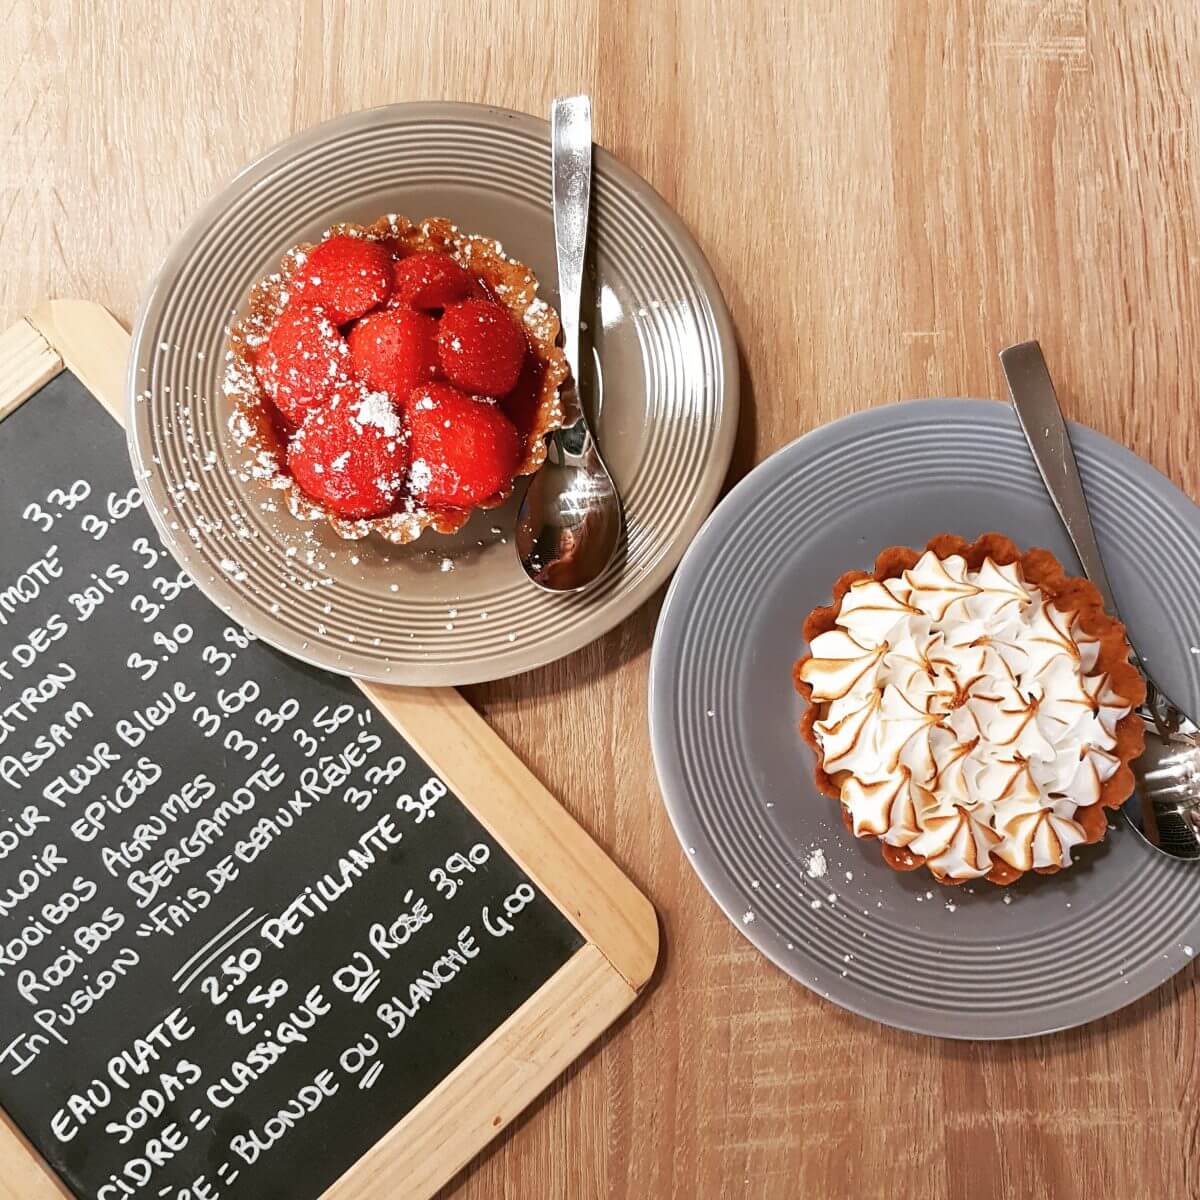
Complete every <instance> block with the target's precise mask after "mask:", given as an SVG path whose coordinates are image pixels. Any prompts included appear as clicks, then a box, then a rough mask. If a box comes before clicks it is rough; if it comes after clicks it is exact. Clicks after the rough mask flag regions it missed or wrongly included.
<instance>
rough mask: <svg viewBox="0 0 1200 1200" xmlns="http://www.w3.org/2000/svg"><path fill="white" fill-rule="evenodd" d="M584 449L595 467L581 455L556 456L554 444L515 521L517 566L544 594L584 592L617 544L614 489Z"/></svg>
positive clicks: (618, 514) (618, 532) (618, 517)
mask: <svg viewBox="0 0 1200 1200" xmlns="http://www.w3.org/2000/svg"><path fill="white" fill-rule="evenodd" d="M589 440H590V439H589ZM589 449H590V454H591V455H593V456H594V457H595V459H596V462H588V461H587V458H588V454H587V453H586V452H585V454H584V455H571V456H568V455H567V454H564V453H560V452H559V451H560V446H559V444H558V440H557V439H556V441H555V443H554V444H553V445H552V446H551V447H550V453H549V456H548V457H547V459H546V462H545V464H544V465H543V466H542V468H541V470H540V471H538V473H537V474H536V475H535V476H534V477H533V479H532V480H531V482H530V484H529V489H528V491H527V492H526V493H525V499H524V500H523V502H522V504H521V511H520V514H519V516H518V518H517V530H516V541H517V553H518V554H519V555H520V557H521V562H522V564H523V565H524V567H525V570H526V572H527V573H528V574H529V577H530V578H531V579H532V580H533V581H534V583H536V584H539V585H540V586H541V587H544V588H546V589H548V590H550V591H556V592H572V591H578V590H579V589H580V588H583V587H587V585H588V584H589V583H591V582H592V581H593V580H594V579H596V578H597V577H598V576H599V575H600V573H601V572H602V571H603V570H604V568H605V567H607V566H608V564H609V563H610V562H611V561H612V559H613V557H614V556H615V554H616V550H617V543H618V542H619V541H620V537H621V508H620V502H619V500H618V499H617V492H616V488H615V487H614V486H613V482H612V479H611V477H610V476H609V474H608V471H607V470H605V469H604V464H603V463H600V462H599V455H597V454H596V453H595V446H594V445H592V446H590V448H589ZM597 464H598V468H597Z"/></svg>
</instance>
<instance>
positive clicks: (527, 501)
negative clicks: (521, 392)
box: [516, 96, 621, 592]
mask: <svg viewBox="0 0 1200 1200" xmlns="http://www.w3.org/2000/svg"><path fill="white" fill-rule="evenodd" d="M550 136H551V145H552V150H553V188H554V248H555V251H556V252H557V255H558V290H559V297H560V306H559V315H560V316H561V318H562V327H563V350H564V351H565V352H566V356H567V362H568V363H569V364H570V367H571V379H572V381H573V382H574V386H573V387H572V388H571V390H570V394H569V395H567V396H565V397H564V399H565V400H566V401H567V403H568V419H569V420H570V421H571V424H569V425H567V426H566V427H565V428H563V429H559V430H556V431H555V432H554V433H552V434H551V435H550V436H549V438H548V439H547V451H548V453H547V457H546V462H545V465H544V466H543V467H542V469H541V470H540V471H539V472H538V473H537V474H536V475H535V476H534V477H533V479H532V481H531V482H530V484H529V489H528V491H526V493H525V498H524V499H523V500H522V501H521V508H520V511H519V512H518V514H517V531H516V544H517V554H518V556H519V557H520V559H521V565H522V566H523V567H524V568H525V571H526V574H528V576H529V578H530V579H532V580H533V582H534V583H536V584H537V585H538V586H539V587H542V588H545V589H546V590H547V591H551V592H576V591H579V589H580V588H585V587H587V585H588V584H589V583H591V582H592V581H593V580H595V579H596V578H598V577H599V576H600V575H601V574H602V573H603V572H604V569H605V568H606V567H607V566H608V564H609V563H610V562H611V561H612V559H613V556H614V555H615V554H616V552H617V543H618V542H619V541H620V537H621V502H620V499H619V498H618V496H617V489H616V488H615V487H614V486H613V481H612V476H611V475H610V474H609V473H608V468H607V467H606V466H605V465H604V462H603V460H602V459H601V457H600V452H599V451H598V450H597V449H596V442H595V439H594V438H593V437H592V431H591V429H590V428H589V427H588V420H587V416H586V414H585V413H584V411H583V406H582V405H581V404H580V402H579V390H578V380H579V376H580V363H579V306H580V301H581V299H582V296H583V259H584V248H585V246H586V245H587V223H588V204H589V201H590V199H591V190H592V104H591V101H590V100H589V99H588V98H587V97H586V96H570V97H567V98H565V99H558V100H555V101H554V105H553V108H552V109H551V117H550Z"/></svg>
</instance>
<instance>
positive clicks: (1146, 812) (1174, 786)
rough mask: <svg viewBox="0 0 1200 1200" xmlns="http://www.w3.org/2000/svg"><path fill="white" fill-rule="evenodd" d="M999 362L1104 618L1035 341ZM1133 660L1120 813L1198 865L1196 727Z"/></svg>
mask: <svg viewBox="0 0 1200 1200" xmlns="http://www.w3.org/2000/svg"><path fill="white" fill-rule="evenodd" d="M1000 362H1001V364H1002V366H1003V367H1004V375H1005V378H1006V379H1007V380H1008V388H1009V392H1010V393H1011V395H1012V404H1013V410H1014V411H1015V412H1016V414H1017V420H1018V422H1019V423H1020V425H1021V431H1022V432H1023V433H1024V434H1025V440H1026V442H1028V443H1029V449H1030V452H1031V453H1032V455H1033V460H1034V462H1035V463H1036V464H1037V468H1038V471H1039V472H1040V473H1041V476H1042V481H1043V482H1044V483H1045V485H1046V491H1047V492H1049V494H1050V499H1051V500H1052V501H1053V502H1054V507H1055V508H1056V509H1057V510H1058V515H1059V516H1060V517H1061V518H1062V521H1063V524H1064V525H1065V526H1066V529H1067V534H1068V536H1069V537H1070V539H1071V542H1072V544H1073V545H1074V547H1075V551H1076V553H1077V554H1078V555H1079V561H1080V562H1081V563H1082V564H1083V573H1084V574H1085V575H1086V576H1087V577H1088V579H1090V580H1091V581H1092V583H1094V584H1095V585H1096V587H1097V588H1098V589H1099V591H1100V594H1101V596H1103V597H1104V603H1105V606H1106V607H1107V609H1108V611H1109V612H1110V613H1112V614H1113V615H1114V616H1117V615H1119V614H1118V610H1117V603H1116V599H1115V598H1114V596H1113V591H1112V586H1111V584H1110V583H1109V581H1108V572H1107V571H1106V570H1105V569H1104V560H1103V558H1101V556H1100V546H1099V543H1098V542H1097V541H1096V533H1095V530H1094V529H1093V528H1092V519H1091V516H1090V514H1089V512H1088V507H1087V498H1086V496H1085V495H1084V491H1083V481H1082V480H1081V479H1080V477H1079V468H1078V466H1077V465H1076V463H1075V453H1074V451H1073V450H1072V449H1071V439H1070V435H1069V434H1068V433H1067V425H1066V421H1065V420H1064V419H1063V415H1062V409H1061V408H1060V407H1059V403H1058V397H1057V395H1056V394H1055V391H1054V383H1053V381H1052V380H1051V378H1050V371H1049V369H1048V368H1047V366H1046V360H1045V358H1044V357H1043V356H1042V348H1041V346H1039V345H1038V343H1037V342H1022V343H1020V344H1019V345H1016V346H1009V347H1008V348H1007V349H1006V350H1002V351H1001V352H1000ZM1133 657H1134V661H1135V663H1136V664H1137V667H1138V669H1139V670H1140V671H1141V673H1142V675H1143V677H1144V678H1145V680H1146V703H1145V704H1144V705H1143V706H1142V708H1141V709H1140V710H1139V711H1140V715H1141V718H1142V721H1143V722H1144V723H1145V726H1146V749H1145V752H1144V753H1143V754H1142V756H1141V757H1140V758H1138V759H1137V760H1136V761H1134V762H1133V763H1131V764H1130V765H1131V766H1132V768H1133V772H1134V775H1135V777H1136V779H1137V788H1136V790H1135V792H1134V794H1133V796H1132V797H1131V798H1130V799H1129V800H1127V801H1126V802H1125V804H1124V805H1123V806H1122V808H1121V812H1122V814H1123V815H1124V817H1125V819H1126V821H1128V823H1129V824H1130V825H1131V826H1132V827H1133V828H1134V829H1135V830H1136V831H1137V832H1138V834H1139V835H1140V836H1141V837H1142V838H1144V839H1145V841H1146V842H1148V843H1149V844H1150V845H1151V846H1153V847H1154V848H1155V849H1156V850H1158V851H1161V852H1162V853H1163V854H1166V855H1169V856H1170V857H1171V858H1179V859H1190V860H1192V861H1195V860H1198V859H1200V728H1198V727H1197V725H1196V722H1195V721H1193V720H1192V718H1191V717H1189V716H1188V715H1187V714H1186V713H1185V712H1183V711H1182V709H1180V708H1179V706H1178V705H1176V704H1175V703H1174V702H1173V701H1171V700H1170V699H1169V698H1168V697H1167V696H1166V694H1165V693H1164V692H1163V691H1162V689H1161V688H1160V687H1159V686H1158V685H1157V684H1156V683H1155V682H1154V680H1153V679H1151V678H1150V674H1149V672H1148V671H1147V670H1146V664H1145V663H1144V662H1143V661H1142V658H1141V656H1140V655H1139V654H1138V653H1137V650H1136V648H1135V649H1134V652H1133Z"/></svg>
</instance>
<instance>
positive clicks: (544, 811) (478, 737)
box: [0, 300, 658, 1200]
mask: <svg viewBox="0 0 1200 1200" xmlns="http://www.w3.org/2000/svg"><path fill="white" fill-rule="evenodd" d="M128 356H129V335H128V334H127V333H126V332H125V330H124V329H123V328H122V327H121V325H120V324H119V323H118V322H117V321H116V319H115V318H114V317H113V316H112V315H111V314H110V313H109V312H108V311H107V310H106V309H104V308H102V307H101V306H100V305H98V304H92V303H89V302H87V301H82V300H56V301H51V302H49V303H47V304H44V305H42V306H41V307H39V308H37V309H36V310H34V312H32V313H31V314H30V315H29V317H28V318H26V319H25V320H22V321H19V322H18V323H17V324H16V325H14V326H12V327H11V328H10V329H8V330H6V331H5V332H3V333H0V420H2V419H3V418H4V417H5V416H7V415H8V414H9V413H11V412H12V411H13V410H14V409H16V408H17V406H18V405H20V404H21V403H22V402H23V401H24V400H26V399H27V398H28V397H29V396H31V395H32V394H33V393H34V392H36V391H37V390H38V389H39V388H40V387H41V386H42V385H43V384H45V383H47V382H48V381H49V380H50V379H52V378H53V377H54V376H55V375H57V374H58V373H59V372H60V371H62V370H64V369H69V370H70V371H71V372H72V373H73V374H74V375H75V376H76V378H78V379H79V380H80V382H81V383H83V385H84V386H85V387H86V388H87V389H88V391H89V392H91V393H92V395H93V396H94V397H95V398H96V399H97V400H98V401H99V402H100V403H101V404H103V405H104V407H105V408H106V409H107V410H108V411H109V413H110V414H111V415H112V416H113V417H114V418H115V419H116V420H117V421H118V422H120V423H121V424H122V425H123V424H124V415H125V371H126V362H127V359H128ZM359 687H360V688H361V689H362V690H363V692H364V693H365V694H366V696H367V697H368V698H369V699H370V700H371V701H372V703H373V704H374V705H375V706H376V707H377V708H378V709H379V711H380V712H381V713H382V714H383V715H384V716H385V717H386V718H387V719H388V720H389V721H390V722H391V723H392V724H393V725H394V726H395V727H396V728H397V729H398V730H399V731H400V733H401V734H402V735H403V736H404V737H405V738H407V739H408V741H409V742H410V743H411V744H412V746H413V747H414V748H415V749H416V750H417V751H418V752H419V753H420V754H421V756H422V757H423V758H424V759H425V760H426V761H427V762H428V763H429V765H430V766H431V767H433V768H434V770H436V771H437V772H438V774H439V775H441V777H442V778H443V779H444V780H445V781H446V783H447V784H448V785H449V787H450V788H451V789H452V790H453V791H454V792H455V793H457V795H458V796H459V798H460V799H461V800H462V802H463V803H464V804H465V805H466V806H467V808H468V809H470V811H471V812H472V813H473V814H474V815H475V817H476V818H477V819H478V820H479V821H480V822H481V823H482V824H483V825H484V826H485V828H486V829H487V830H488V832H489V833H490V834H491V835H492V837H494V838H495V839H496V841H497V842H499V843H500V844H501V845H502V846H503V847H504V849H505V850H506V851H507V853H508V854H509V855H510V856H511V857H512V858H513V859H514V860H515V861H516V862H517V864H518V865H519V866H520V867H521V869H522V870H523V871H524V872H525V873H526V874H527V875H528V876H529V877H530V879H531V880H533V882H534V883H536V885H537V886H538V887H539V888H540V889H541V891H542V892H543V893H545V895H546V896H547V897H548V898H549V899H550V900H551V901H552V902H553V904H554V905H555V906H556V907H557V908H558V909H559V910H560V911H561V912H562V913H563V914H564V915H565V916H566V917H567V919H568V920H569V921H571V923H572V924H573V925H574V926H575V927H576V929H578V930H579V932H580V934H581V935H582V936H583V938H584V939H585V945H584V946H582V947H581V948H580V949H579V950H577V951H576V952H575V954H574V955H572V957H571V958H570V959H569V960H568V961H567V963H566V964H565V965H564V966H563V967H562V968H560V970H559V971H557V972H556V973H555V974H554V975H553V976H551V978H550V979H549V980H548V981H547V982H546V983H545V984H543V985H542V987H541V988H540V989H539V990H538V991H537V992H535V993H534V995H533V996H531V997H530V999H529V1000H527V1001H526V1002H525V1003H524V1004H523V1005H522V1006H521V1007H520V1008H519V1009H517V1011H516V1012H515V1013H513V1014H512V1016H510V1017H509V1018H508V1020H506V1021H505V1022H504V1024H502V1025H501V1026H500V1027H499V1028H498V1029H497V1030H496V1031H495V1033H493V1034H492V1035H491V1036H490V1037H489V1038H488V1039H487V1040H486V1041H485V1042H483V1044H482V1045H480V1046H479V1047H478V1049H476V1050H475V1051H474V1052H473V1053H472V1054H471V1055H470V1056H469V1057H468V1058H466V1059H464V1061H463V1062H462V1063H460V1064H459V1066H458V1067H457V1068H455V1070H454V1071H453V1072H451V1074H450V1075H449V1076H447V1077H446V1078H445V1079H444V1080H443V1081H442V1082H441V1083H440V1084H439V1085H438V1086H437V1087H436V1088H435V1089H434V1090H433V1091H432V1092H430V1093H429V1094H428V1095H427V1096H426V1097H425V1098H424V1099H423V1100H422V1101H421V1102H420V1103H419V1104H418V1105H417V1106H416V1108H414V1109H413V1110H412V1111H411V1112H409V1113H408V1115H407V1116H405V1117H404V1118H403V1119H402V1120H401V1121H399V1122H398V1123H397V1124H396V1125H395V1126H393V1127H392V1129H391V1130H390V1131H389V1132H388V1133H387V1134H385V1135H384V1136H383V1137H382V1138H381V1139H380V1140H379V1141H378V1142H376V1143H375V1145H374V1146H373V1147H372V1148H371V1149H370V1150H369V1151H367V1153H366V1154H365V1155H363V1157H362V1158H360V1159H359V1160H358V1162H356V1163H355V1164H354V1165H353V1166H352V1167H350V1168H349V1170H347V1171H346V1172H345V1174H343V1175H342V1176H341V1178H340V1179H338V1180H337V1181H336V1182H335V1183H334V1184H333V1185H332V1187H330V1188H329V1189H327V1191H326V1192H325V1193H324V1195H323V1196H322V1200H383V1198H384V1197H387V1198H388V1200H393V1198H394V1197H397V1196H406V1197H408V1196H411V1197H428V1196H430V1195H432V1194H433V1193H434V1192H435V1191H437V1189H438V1188H439V1187H441V1186H442V1185H443V1184H444V1183H446V1182H447V1181H448V1180H449V1179H450V1178H451V1177H452V1176H454V1175H455V1174H456V1173H457V1172H458V1171H459V1170H460V1169H461V1168H462V1167H463V1166H465V1165H466V1164H467V1162H469V1161H470V1159H471V1158H472V1157H473V1156H474V1155H475V1154H476V1153H477V1152H478V1151H479V1150H481V1149H482V1148H483V1147H484V1146H485V1145H486V1144H487V1143H488V1142H489V1141H491V1139H492V1138H494V1137H495V1136H496V1135H497V1134H498V1133H499V1132H500V1131H501V1130H502V1129H503V1128H504V1127H505V1126H506V1125H507V1124H508V1123H509V1122H510V1121H512V1120H513V1119H514V1118H515V1117H516V1116H517V1115H518V1114H519V1113H520V1112H521V1111H522V1110H523V1109H524V1108H525V1107H526V1106H527V1105H528V1104H529V1103H530V1102H531V1101H532V1100H533V1099H534V1098H535V1097H536V1096H537V1095H538V1094H539V1093H540V1092H542V1091H543V1089H545V1088H546V1086H547V1085H548V1084H549V1083H550V1082H551V1081H552V1080H553V1079H554V1078H555V1077H556V1076H558V1075H559V1074H561V1073H562V1071H564V1070H565V1069H566V1067H567V1066H569V1065H570V1063H571V1062H573V1061H574V1060H575V1059H576V1058H578V1057H579V1055H580V1054H582V1053H583V1051H584V1050H585V1049H586V1048H587V1047H588V1046H589V1045H590V1044H591V1043H592V1042H593V1041H595V1039H596V1038H597V1037H599V1036H600V1034H601V1033H602V1032H603V1031H604V1030H605V1029H607V1028H608V1026H610V1025H611V1024H612V1023H613V1022H614V1021H615V1020H616V1019H617V1017H619V1016H620V1015H621V1013H623V1012H624V1011H625V1010H626V1009H627V1008H629V1006H630V1005H631V1004H632V1003H633V1002H634V1000H635V999H636V998H637V996H638V993H639V992H640V991H641V989H642V988H643V987H644V986H645V984H646V983H647V981H648V980H649V978H650V975H651V973H652V972H653V970H654V966H655V963H656V962H657V959H658V919H657V916H656V914H655V912H654V909H653V907H652V906H651V905H650V902H649V901H648V900H647V899H646V897H645V896H643V895H642V894H641V892H639V891H638V890H637V888H635V887H634V885H633V884H632V883H631V882H630V881H629V879H627V878H626V876H625V875H624V874H622V872H621V871H620V870H619V869H618V868H617V866H616V865H615V864H614V863H613V862H612V860H611V859H609V858H608V856H607V855H606V854H605V853H604V852H603V851H602V850H601V849H600V847H599V846H597V845H596V843H595V842H594V841H592V839H591V838H590V837H589V836H588V834H587V833H585V832H584V830H583V829H582V828H581V827H580V826H579V825H578V824H576V822H575V821H574V819H573V818H572V817H571V816H570V814H569V813H567V811H566V810H565V809H564V808H563V807H562V806H561V805H560V804H559V803H558V801H557V800H555V798H554V797H553V796H552V795H551V794H550V793H549V792H548V791H547V790H546V789H545V788H544V787H543V786H542V785H541V784H540V783H539V782H538V780H537V779H536V778H535V777H534V775H533V774H532V772H530V770H529V769H528V768H527V767H526V766H525V765H524V764H523V763H522V762H521V761H520V760H519V759H518V758H517V757H516V756H515V755H514V754H513V753H512V751H511V750H509V749H508V747H507V746H506V745H505V744H504V743H503V742H502V741H501V740H500V738H499V737H498V736H497V735H496V734H495V733H494V732H493V731H492V730H491V728H490V727H489V726H488V725H487V723H486V722H485V721H484V720H483V719H482V718H481V717H480V716H479V715H478V714H477V713H476V712H475V710H474V709H473V708H471V706H470V705H469V704H467V702H466V701H465V700H463V699H462V697H461V696H459V694H458V693H457V692H456V691H454V689H452V688H436V689H434V688H430V689H418V688H400V687H387V686H383V685H379V684H368V683H364V682H361V681H359ZM62 1197H67V1198H68V1200H69V1198H70V1197H71V1192H70V1191H69V1190H68V1189H67V1188H66V1187H65V1185H64V1184H63V1183H62V1181H61V1180H60V1179H59V1178H58V1176H57V1175H55V1174H54V1172H53V1171H51V1170H50V1168H49V1167H48V1166H47V1165H46V1164H45V1162H44V1161H43V1160H42V1158H41V1156H40V1155H39V1154H38V1153H37V1151H36V1150H35V1149H34V1148H33V1147H32V1146H31V1145H30V1144H29V1142H28V1141H27V1140H26V1139H25V1137H24V1136H23V1135H22V1134H21V1133H20V1131H19V1130H18V1129H17V1128H16V1126H15V1125H14V1124H13V1122H12V1121H10V1120H9V1119H8V1118H7V1116H5V1114H4V1113H3V1112H2V1111H0V1200H55V1198H62Z"/></svg>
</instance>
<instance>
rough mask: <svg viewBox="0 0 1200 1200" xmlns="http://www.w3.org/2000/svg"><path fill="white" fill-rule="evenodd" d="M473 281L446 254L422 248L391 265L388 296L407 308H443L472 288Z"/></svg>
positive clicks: (468, 294)
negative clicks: (390, 291)
mask: <svg viewBox="0 0 1200 1200" xmlns="http://www.w3.org/2000/svg"><path fill="white" fill-rule="evenodd" d="M475 288H476V284H475V280H474V279H473V278H472V277H471V276H470V275H469V274H467V272H466V271H464V270H463V269H462V267H460V266H459V265H458V263H456V262H455V261H454V259H452V258H451V257H450V256H449V255H448V254H435V253H433V252H431V251H422V252H421V253H419V254H410V255H409V256H408V257H407V258H402V259H400V261H399V262H397V263H395V264H394V265H393V267H392V299H393V302H394V303H396V304H405V305H408V306H409V307H411V308H423V309H428V308H445V307H446V305H447V304H453V303H454V302H455V301H456V300H465V299H466V298H467V297H468V296H470V295H471V294H472V292H474V291H475Z"/></svg>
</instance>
